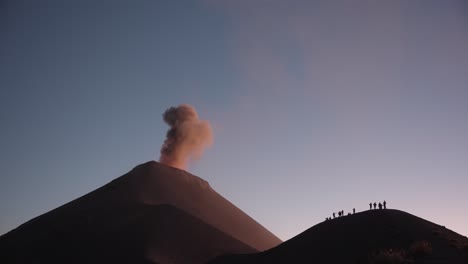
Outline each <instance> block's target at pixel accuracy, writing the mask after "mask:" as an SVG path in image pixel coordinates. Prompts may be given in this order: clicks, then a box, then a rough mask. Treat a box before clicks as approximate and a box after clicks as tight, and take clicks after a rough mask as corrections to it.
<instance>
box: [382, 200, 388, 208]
mask: <svg viewBox="0 0 468 264" xmlns="http://www.w3.org/2000/svg"><path fill="white" fill-rule="evenodd" d="M383 209H387V202H385V201H383Z"/></svg>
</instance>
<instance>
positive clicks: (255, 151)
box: [0, 0, 468, 240]
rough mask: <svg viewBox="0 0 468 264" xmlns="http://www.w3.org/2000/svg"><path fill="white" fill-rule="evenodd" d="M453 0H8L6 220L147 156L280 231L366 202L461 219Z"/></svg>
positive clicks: (461, 63)
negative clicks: (179, 114)
mask: <svg viewBox="0 0 468 264" xmlns="http://www.w3.org/2000/svg"><path fill="white" fill-rule="evenodd" d="M467 84H468V5H467V4H466V2H464V1H426V0H424V1H275V0H268V1H266V0H258V1H247V0H245V1H214V0H213V1H110V0H109V1H59V0H57V1H32V0H31V1H2V3H1V4H0V89H1V90H0V91H1V93H0V124H1V130H0V162H1V163H0V212H1V213H0V234H3V233H5V232H7V231H9V230H11V229H12V228H15V227H16V226H18V225H19V224H21V223H23V222H25V221H27V220H29V219H31V218H32V217H35V216H38V215H40V214H42V213H45V212H47V211H49V210H51V209H53V208H55V207H57V206H60V205H62V204H64V203H66V202H68V201H70V200H72V199H75V198H77V197H79V196H81V195H83V194H86V193H87V192H89V191H92V190H94V189H96V188H98V187H100V186H101V185H103V184H105V183H107V182H109V181H111V180H112V179H114V178H116V177H118V176H120V175H122V174H124V173H126V172H127V171H129V170H130V169H131V168H133V167H134V166H136V165H137V164H140V163H143V162H145V161H148V160H152V159H154V160H157V159H158V157H159V148H160V146H161V144H162V142H163V140H164V136H165V133H166V130H167V126H166V125H165V124H164V123H163V121H162V119H161V114H162V112H163V111H164V110H165V109H166V108H167V107H169V106H173V105H177V104H180V103H189V104H191V105H193V106H194V107H196V108H197V110H198V112H199V115H200V117H201V118H202V119H207V120H210V121H211V122H212V125H213V128H214V133H215V140H214V145H213V146H212V147H211V148H210V149H208V150H207V151H206V153H205V155H204V157H203V158H202V159H201V160H200V161H199V162H197V163H195V164H193V165H192V166H191V167H190V168H189V171H190V172H192V173H194V174H196V175H198V176H200V177H202V178H204V179H205V180H207V181H209V182H210V184H211V186H212V187H213V188H214V189H216V190H217V191H218V192H219V193H221V194H222V195H224V196H225V197H226V198H228V199H229V200H231V201H232V202H233V203H234V204H236V205H237V206H238V207H240V208H241V209H242V210H244V211H245V212H246V213H248V214H249V215H251V216H252V217H253V218H255V219H256V220H257V221H259V222H260V223H261V224H263V225H264V226H265V227H267V228H268V229H269V230H271V231H272V232H273V233H275V234H276V235H278V236H279V237H280V238H282V239H284V240H286V239H289V238H291V237H292V236H295V235H297V234H298V233H300V232H302V231H304V230H305V229H307V228H308V227H311V226H313V225H315V224H317V223H318V222H321V221H323V219H324V218H325V217H327V216H330V215H331V213H332V212H334V211H335V212H336V211H338V210H344V211H345V212H348V211H351V210H352V208H353V207H355V208H356V209H357V210H358V211H361V210H365V209H367V207H368V204H369V202H374V201H377V202H378V201H383V200H384V199H385V200H387V202H388V206H389V207H391V208H398V209H401V210H405V211H408V212H410V213H412V214H415V215H418V216H420V217H423V218H426V219H428V220H430V221H433V222H436V223H438V224H441V225H445V226H447V227H448V228H450V229H452V230H454V231H456V232H458V233H461V234H463V235H468V225H467V223H468V210H466V208H467V201H468V177H467V172H468V119H467V114H468V88H467V87H468V85H467Z"/></svg>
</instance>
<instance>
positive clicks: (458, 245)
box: [210, 210, 468, 264]
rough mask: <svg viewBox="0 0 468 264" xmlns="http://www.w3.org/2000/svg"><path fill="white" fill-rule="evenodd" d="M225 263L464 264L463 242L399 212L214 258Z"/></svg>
mask: <svg viewBox="0 0 468 264" xmlns="http://www.w3.org/2000/svg"><path fill="white" fill-rule="evenodd" d="M228 263H440V264H458V263H459V264H467V263H468V239H467V238H466V237H464V236H461V235H459V234H457V233H455V232H452V231H450V230H448V229H446V228H445V227H443V226H440V225H436V224H434V223H431V222H429V221H426V220H424V219H422V218H419V217H416V216H413V215H411V214H408V213H405V212H402V211H398V210H370V211H366V212H362V213H358V214H354V215H350V216H345V217H340V218H337V219H333V220H329V221H325V222H322V223H320V224H318V225H315V226H313V227H311V228H310V229H308V230H306V231H304V232H303V233H301V234H299V235H298V236H296V237H294V238H292V239H290V240H288V241H286V242H284V243H283V244H281V245H279V246H277V247H275V248H272V249H270V250H268V251H265V252H261V253H256V254H244V255H232V256H223V257H219V258H216V259H215V260H213V261H211V262H210V264H228Z"/></svg>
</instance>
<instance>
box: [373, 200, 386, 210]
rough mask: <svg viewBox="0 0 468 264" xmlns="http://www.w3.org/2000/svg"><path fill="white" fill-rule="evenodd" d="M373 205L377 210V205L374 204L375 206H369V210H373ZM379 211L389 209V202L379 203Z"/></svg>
mask: <svg viewBox="0 0 468 264" xmlns="http://www.w3.org/2000/svg"><path fill="white" fill-rule="evenodd" d="M372 205H374V209H377V203H375V202H374V204H372V203H370V204H369V210H372ZM379 209H387V202H385V201H383V203H379Z"/></svg>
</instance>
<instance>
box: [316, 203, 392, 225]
mask: <svg viewBox="0 0 468 264" xmlns="http://www.w3.org/2000/svg"><path fill="white" fill-rule="evenodd" d="M372 206H374V209H377V203H375V202H374V203H370V204H369V210H372ZM378 206H379V209H387V202H386V201H383V203H379V204H378ZM355 213H356V208H353V214H355ZM348 215H351V213H348ZM342 216H345V214H344V211H343V210H341V211H338V217H342ZM336 217H337V216H336V213H333V217H326V218H325V220H327V221H328V220H332V219H334V218H336Z"/></svg>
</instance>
